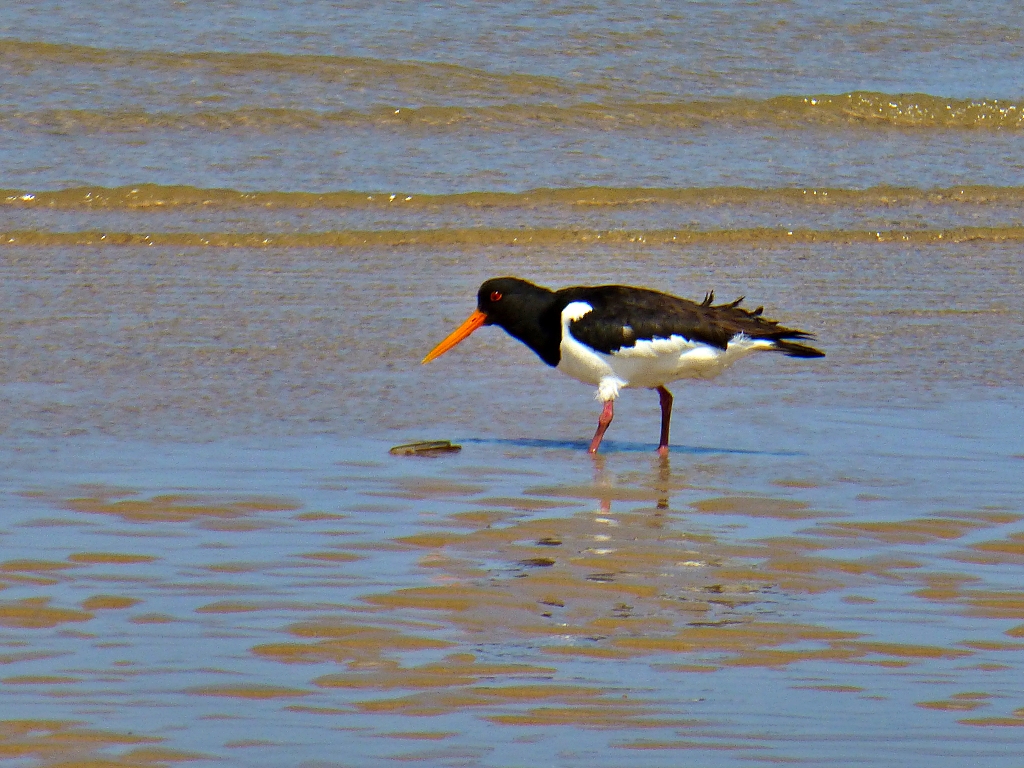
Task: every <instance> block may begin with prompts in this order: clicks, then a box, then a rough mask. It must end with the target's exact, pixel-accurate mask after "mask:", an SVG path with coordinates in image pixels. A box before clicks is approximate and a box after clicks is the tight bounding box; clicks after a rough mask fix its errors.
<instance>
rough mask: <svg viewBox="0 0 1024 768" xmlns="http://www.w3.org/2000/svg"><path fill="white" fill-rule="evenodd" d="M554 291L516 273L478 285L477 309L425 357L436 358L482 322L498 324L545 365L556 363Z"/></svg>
mask: <svg viewBox="0 0 1024 768" xmlns="http://www.w3.org/2000/svg"><path fill="white" fill-rule="evenodd" d="M555 301H556V300H555V293H554V291H550V290H548V289H547V288H543V287H541V286H539V285H534V284H533V283H530V282H527V281H526V280H520V279H519V278H518V277H495V278H491V279H490V280H487V281H486V282H484V284H483V285H481V286H480V290H479V291H478V292H477V297H476V306H477V308H476V311H475V312H474V313H473V314H472V315H470V316H469V317H468V318H466V321H465V322H464V323H463V324H462V325H460V326H459V327H458V328H456V329H455V330H454V331H452V332H451V333H450V334H448V336H447V337H446V338H445V339H444V340H443V341H442V342H441V343H440V344H438V345H437V346H436V347H434V348H433V349H432V350H431V351H430V352H429V353H428V354H427V356H426V357H425V358H423V362H424V363H429V362H430V361H431V360H435V359H437V358H438V357H440V356H441V355H443V354H444V353H445V352H447V351H448V350H449V349H451V348H452V347H454V346H455V345H456V344H458V343H459V342H460V341H462V340H463V339H465V338H468V337H469V335H470V334H471V333H473V331H475V330H476V329H477V328H479V327H480V326H481V325H497V326H500V327H501V328H504V329H505V330H506V331H507V332H508V333H509V334H510V335H512V336H514V337H515V338H517V339H519V340H520V341H521V342H523V343H524V344H526V346H528V347H529V348H530V349H532V350H533V351H534V352H536V353H537V354H538V355H540V357H541V359H542V360H543V361H544V362H545V363H547V364H548V365H558V357H559V352H558V344H559V340H560V338H561V329H560V327H559V325H558V313H557V311H556V312H554V313H552V311H551V310H552V309H553V308H554V305H555Z"/></svg>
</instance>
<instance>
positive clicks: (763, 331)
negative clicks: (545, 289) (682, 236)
mask: <svg viewBox="0 0 1024 768" xmlns="http://www.w3.org/2000/svg"><path fill="white" fill-rule="evenodd" d="M558 294H559V302H558V305H559V307H560V308H564V307H565V306H566V305H567V304H570V303H571V302H573V301H583V302H586V303H587V304H589V305H590V306H591V307H593V308H594V309H593V311H592V312H588V313H587V314H586V315H584V316H583V317H581V318H580V319H579V320H576V321H573V322H571V323H570V324H569V330H570V332H571V333H572V335H573V336H574V337H575V338H577V339H579V340H580V341H581V342H583V343H584V344H586V345H587V346H589V347H592V348H593V349H596V350H597V351H599V352H604V353H606V354H610V353H612V352H615V351H617V350H619V349H622V348H623V347H629V346H632V345H633V344H634V343H635V342H637V341H641V340H649V339H667V338H670V337H671V336H682V337H683V338H685V339H689V340H691V341H699V342H702V343H704V344H708V345H710V346H713V347H718V348H719V349H725V348H726V346H727V345H728V344H729V340H730V339H732V338H733V337H734V336H736V335H737V334H740V333H743V334H746V335H747V336H749V337H751V338H754V339H767V340H770V341H774V342H776V349H778V350H779V351H781V352H785V353H786V354H789V355H793V356H795V357H821V356H823V355H824V353H823V352H821V351H819V350H817V349H814V348H813V347H809V346H807V345H804V344H795V343H793V342H792V341H787V340H789V339H810V338H813V337H812V336H811V334H809V333H806V332H805V331H800V330H796V329H794V328H786V327H784V326H781V325H779V323H778V322H777V321H775V320H768V319H766V318H764V317H762V312H763V311H764V310H763V308H762V307H758V308H757V309H755V310H753V311H749V310H746V309H743V308H742V307H740V302H742V301H743V299H742V298H739V299H737V300H736V301H733V302H731V303H728V304H718V305H715V304H713V302H714V293H708V295H707V296H705V298H704V301H703V302H702V303H700V304H698V303H697V302H694V301H689V300H687V299H681V298H679V297H677V296H670V295H669V294H667V293H660V292H658V291H651V290H648V289H646V288H630V287H628V286H623V285H602V286H597V287H593V288H567V289H565V290H564V291H559V292H558Z"/></svg>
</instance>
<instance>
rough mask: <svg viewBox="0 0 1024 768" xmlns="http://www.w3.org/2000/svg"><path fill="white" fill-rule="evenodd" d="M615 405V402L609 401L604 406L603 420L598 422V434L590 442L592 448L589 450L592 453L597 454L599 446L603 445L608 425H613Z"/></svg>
mask: <svg viewBox="0 0 1024 768" xmlns="http://www.w3.org/2000/svg"><path fill="white" fill-rule="evenodd" d="M614 403H615V401H614V400H609V401H607V402H606V403H605V404H604V409H603V410H602V411H601V418H599V419H598V420H597V432H595V433H594V439H593V440H591V441H590V448H589V449H587V450H588V451H589V452H590V453H597V446H599V445H600V444H601V438H603V437H604V433H605V432H606V431H607V429H608V425H609V424H611V423H612V417H613V416H614V415H615V406H614Z"/></svg>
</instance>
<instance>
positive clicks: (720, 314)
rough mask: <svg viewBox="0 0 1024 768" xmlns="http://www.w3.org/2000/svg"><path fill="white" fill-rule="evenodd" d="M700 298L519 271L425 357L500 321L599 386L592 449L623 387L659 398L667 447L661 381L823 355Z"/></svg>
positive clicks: (668, 406)
mask: <svg viewBox="0 0 1024 768" xmlns="http://www.w3.org/2000/svg"><path fill="white" fill-rule="evenodd" d="M713 301H714V293H708V294H707V296H705V298H704V301H703V302H701V303H699V304H698V303H697V302H693V301H689V300H687V299H681V298H678V297H676V296H671V295H669V294H667V293H661V292H659V291H652V290H649V289H647V288H633V287H630V286H625V285H599V286H592V287H584V286H580V287H573V288H562V289H561V290H558V291H552V290H550V289H548V288H544V287H542V286H539V285H534V284H533V283H530V282H527V281H526V280H521V279H519V278H517V277H496V278H493V279H491V280H487V281H486V282H484V284H483V285H481V286H480V291H479V292H478V293H477V308H476V311H475V312H473V314H471V315H470V316H469V318H467V319H466V321H465V322H464V323H463V324H462V325H460V326H459V327H458V328H456V329H455V330H454V331H452V333H451V334H449V335H448V337H447V338H445V339H444V341H442V342H441V343H440V344H438V345H437V346H436V347H434V349H432V350H431V351H430V353H429V354H428V355H427V356H426V357H425V358H423V362H424V363H429V362H430V361H431V360H434V359H436V358H438V357H440V356H441V355H443V354H444V353H445V352H447V351H448V350H449V349H451V348H452V347H454V346H455V345H456V344H458V343H459V342H460V341H462V340H463V339H465V338H467V337H468V336H469V335H470V334H471V333H473V331H475V330H476V329H477V328H479V327H480V326H482V325H498V326H500V327H502V328H504V329H505V330H506V331H507V332H508V333H509V334H511V335H512V336H514V337H515V338H517V339H519V340H520V341H521V342H523V343H524V344H525V345H526V346H528V347H529V348H530V349H532V350H533V351H534V352H536V353H537V355H538V356H539V357H540V359H541V360H543V361H544V362H545V363H547V364H548V365H550V366H552V367H553V368H557V369H558V370H559V371H562V372H563V373H565V374H567V375H569V376H572V377H573V378H574V379H578V380H579V381H582V382H584V383H585V384H592V385H594V386H596V387H597V398H598V399H599V400H601V401H602V402H603V403H604V409H603V410H602V412H601V416H600V418H599V420H598V424H597V432H596V433H595V434H594V439H593V440H592V441H591V443H590V449H589V450H590V453H596V452H597V448H598V446H599V445H600V444H601V439H602V438H603V437H604V433H605V430H607V429H608V425H609V424H611V422H612V416H613V415H614V403H615V398H616V397H618V396H619V392H620V391H621V390H623V389H627V388H640V387H642V388H645V389H653V390H656V391H657V393H658V396H659V398H660V400H661V440H660V442H659V443H658V453H660V454H662V455H666V454H667V453H668V430H669V421H670V420H671V418H672V395H671V393H670V392H669V391H668V390H667V389H665V385H666V384H668V383H669V382H672V381H676V380H678V379H710V378H713V377H715V376H717V375H718V374H720V373H722V371H724V370H725V369H726V368H728V367H730V366H731V365H732V364H733V363H735V362H736V361H737V360H741V359H743V358H744V357H746V356H747V355H749V354H751V353H753V352H758V351H762V350H763V351H769V352H782V353H784V354H786V355H789V356H791V357H823V356H824V354H825V353H824V352H822V351H820V350H818V349H815V348H814V347H811V346H808V345H806V344H801V343H799V342H797V341H795V340H796V339H812V338H813V336H812V335H811V334H810V333H807V332H805V331H800V330H797V329H795V328H786V327H784V326H781V325H779V323H778V322H777V321H775V320H767V319H765V318H764V317H763V316H762V312H763V308H762V307H758V308H757V309H755V310H753V311H748V310H746V309H743V308H741V307H740V302H742V301H743V299H742V298H739V299H737V300H736V301H733V302H731V303H728V304H717V305H716V304H713V303H712V302H713Z"/></svg>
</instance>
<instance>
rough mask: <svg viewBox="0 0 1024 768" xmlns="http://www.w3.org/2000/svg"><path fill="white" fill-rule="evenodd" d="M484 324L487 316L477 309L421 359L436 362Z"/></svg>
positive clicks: (426, 361)
mask: <svg viewBox="0 0 1024 768" xmlns="http://www.w3.org/2000/svg"><path fill="white" fill-rule="evenodd" d="M486 322H487V315H485V314H484V313H483V312H481V311H480V310H479V309H477V310H475V311H474V312H473V314H472V315H470V316H469V317H467V318H466V322H464V323H463V324H462V325H460V326H459V327H458V328H456V329H455V330H454V331H452V332H451V333H449V334H448V336H447V337H445V340H444V341H442V342H441V343H440V344H438V345H437V346H436V347H434V348H433V349H432V350H430V352H429V353H428V354H427V356H426V357H424V358H423V362H424V363H429V362H430V361H431V360H436V359H437V358H439V357H440V356H441V355H443V354H444V353H445V352H447V351H448V350H449V349H451V348H452V347H454V346H455V345H456V344H458V343H459V342H460V341H462V340H463V339H465V338H468V337H469V334H471V333H472V332H473V331H475V330H476V329H477V328H479V327H480V326H481V325H483V324H484V323H486Z"/></svg>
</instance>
